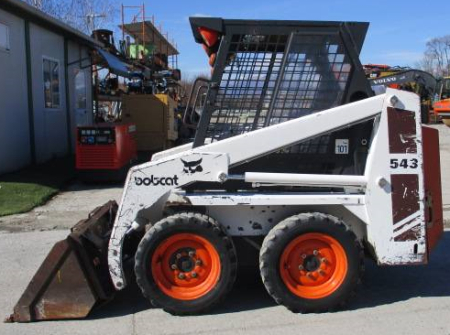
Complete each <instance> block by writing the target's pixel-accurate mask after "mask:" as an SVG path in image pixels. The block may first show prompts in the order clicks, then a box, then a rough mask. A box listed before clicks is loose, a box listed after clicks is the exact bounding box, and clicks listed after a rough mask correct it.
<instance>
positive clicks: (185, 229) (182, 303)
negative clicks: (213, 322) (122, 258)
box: [134, 212, 237, 315]
mask: <svg viewBox="0 0 450 335" xmlns="http://www.w3.org/2000/svg"><path fill="white" fill-rule="evenodd" d="M183 233H188V234H194V235H197V236H200V237H202V238H204V239H206V240H207V241H208V242H209V243H211V244H212V245H213V246H214V248H215V250H216V252H217V254H218V256H219V259H220V274H219V279H218V280H217V283H216V284H215V285H214V287H213V288H212V289H211V290H210V291H209V292H207V293H205V294H204V295H203V296H201V297H199V298H196V299H192V300H182V299H176V298H174V297H172V296H170V295H168V294H166V293H164V292H163V290H161V288H160V287H159V286H158V284H157V283H156V282H155V278H153V273H152V270H151V266H150V264H151V262H152V256H153V253H154V252H155V250H157V248H158V246H159V245H160V244H161V243H162V242H163V241H165V240H166V239H167V238H169V237H171V236H174V235H175V234H183ZM134 270H135V274H136V281H137V284H138V286H139V287H140V289H141V291H142V294H143V295H144V297H146V298H147V299H148V300H150V302H151V304H152V305H153V306H154V307H160V308H163V309H164V310H165V311H166V312H168V313H171V314H174V315H191V314H200V313H204V312H206V311H208V310H210V309H211V308H212V307H214V306H215V305H216V304H217V303H219V302H220V301H221V300H222V299H223V298H224V297H225V296H226V294H227V293H228V292H229V291H230V290H231V289H232V287H233V284H234V282H235V280H236V274H237V257H236V251H235V248H234V245H233V243H232V240H231V239H230V238H229V237H228V236H227V234H226V233H225V231H224V229H223V228H222V227H221V226H220V225H219V223H217V221H215V220H214V219H212V218H210V217H208V216H206V215H202V214H198V213H188V212H185V213H178V214H174V215H171V216H169V217H166V218H164V219H162V220H161V221H159V222H157V223H156V224H155V225H153V226H152V227H151V228H150V229H149V230H148V231H147V233H146V234H145V236H144V237H143V238H142V240H141V242H140V243H139V246H138V249H137V252H136V256H135V268H134ZM189 271H191V270H189ZM186 273H188V272H186Z"/></svg>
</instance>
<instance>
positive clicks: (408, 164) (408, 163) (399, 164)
mask: <svg viewBox="0 0 450 335" xmlns="http://www.w3.org/2000/svg"><path fill="white" fill-rule="evenodd" d="M417 166H418V160H417V159H416V158H411V159H406V158H404V159H398V158H392V159H391V169H399V168H403V169H416V168H417Z"/></svg>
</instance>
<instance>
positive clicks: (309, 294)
mask: <svg viewBox="0 0 450 335" xmlns="http://www.w3.org/2000/svg"><path fill="white" fill-rule="evenodd" d="M347 268H348V263H347V256H346V254H345V250H344V248H343V247H342V246H341V244H340V243H339V242H338V241H337V240H335V239H334V238H332V237H331V236H329V235H325V234H321V233H307V234H303V235H301V236H299V237H297V238H295V239H294V240H292V241H291V242H290V243H289V244H288V245H287V246H286V248H285V249H284V251H283V253H282V255H281V258H280V275H281V279H282V280H283V282H284V284H285V285H286V286H287V288H288V289H289V290H290V291H291V292H292V293H294V294H295V295H297V296H299V297H301V298H305V299H321V298H324V297H327V296H329V295H330V294H332V293H333V292H334V291H336V290H337V289H338V288H339V287H340V286H341V284H342V283H343V282H344V279H345V276H346V275H347Z"/></svg>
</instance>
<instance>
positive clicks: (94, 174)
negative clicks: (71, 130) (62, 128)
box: [76, 123, 137, 181]
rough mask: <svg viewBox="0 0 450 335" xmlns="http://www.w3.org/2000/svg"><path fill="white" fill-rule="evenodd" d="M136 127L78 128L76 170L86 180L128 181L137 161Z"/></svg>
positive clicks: (125, 125) (126, 125)
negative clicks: (130, 171)
mask: <svg viewBox="0 0 450 335" xmlns="http://www.w3.org/2000/svg"><path fill="white" fill-rule="evenodd" d="M135 132H136V126H135V125H134V124H108V123H104V124H98V125H94V126H84V127H78V128H77V147H76V169H77V171H78V173H79V176H80V177H81V178H82V179H83V180H96V181H97V180H117V179H123V178H125V176H126V174H127V172H128V169H129V168H130V167H131V165H132V164H133V163H134V162H135V161H136V160H137V150H136V141H135Z"/></svg>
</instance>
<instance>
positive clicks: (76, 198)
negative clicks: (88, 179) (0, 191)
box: [0, 184, 122, 232]
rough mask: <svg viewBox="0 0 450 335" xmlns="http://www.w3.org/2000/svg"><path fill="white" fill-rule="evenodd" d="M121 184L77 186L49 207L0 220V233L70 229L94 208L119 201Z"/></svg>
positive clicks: (53, 200)
mask: <svg viewBox="0 0 450 335" xmlns="http://www.w3.org/2000/svg"><path fill="white" fill-rule="evenodd" d="M121 195H122V185H121V184H105V185H92V184H74V185H71V186H70V187H69V188H68V189H67V190H65V191H64V192H61V193H60V194H58V195H57V196H55V197H54V198H53V199H52V200H51V201H49V202H48V203H47V204H46V205H44V206H40V207H37V208H35V209H33V210H32V211H30V212H28V213H24V214H17V215H9V216H4V217H0V231H1V230H6V231H9V232H18V231H30V230H40V231H44V230H53V229H68V228H71V227H72V226H73V225H75V224H76V223H77V222H78V221H80V220H82V219H85V218H87V216H88V214H89V212H91V211H92V210H93V209H94V208H95V207H97V206H101V205H103V204H104V203H105V202H107V201H108V200H116V201H119V200H120V196H121Z"/></svg>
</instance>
